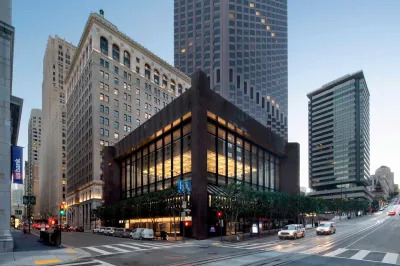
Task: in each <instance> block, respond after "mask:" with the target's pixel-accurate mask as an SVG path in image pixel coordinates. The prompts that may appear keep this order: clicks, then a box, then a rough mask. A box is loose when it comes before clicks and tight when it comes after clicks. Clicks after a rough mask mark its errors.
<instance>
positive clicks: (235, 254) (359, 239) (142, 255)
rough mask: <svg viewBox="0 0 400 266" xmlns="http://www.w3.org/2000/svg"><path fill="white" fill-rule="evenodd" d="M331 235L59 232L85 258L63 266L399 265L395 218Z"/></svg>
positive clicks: (351, 223) (356, 222)
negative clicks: (182, 236) (134, 236)
mask: <svg viewBox="0 0 400 266" xmlns="http://www.w3.org/2000/svg"><path fill="white" fill-rule="evenodd" d="M336 227H337V233H336V234H333V235H326V236H317V235H316V234H315V229H308V230H307V232H306V236H305V237H304V238H302V239H297V240H279V239H278V238H277V236H268V237H262V238H255V239H252V240H246V241H242V242H235V243H230V242H227V241H225V242H222V243H221V242H219V241H218V240H203V241H196V240H186V241H185V242H182V241H178V242H176V243H174V242H167V241H158V240H157V241H139V240H131V239H121V238H115V237H111V236H102V235H93V234H90V233H75V232H71V233H63V244H64V245H65V246H66V247H69V248H73V249H77V250H79V251H83V253H84V254H87V255H88V257H87V258H84V259H78V260H77V261H76V262H74V263H69V264H65V265H176V266H178V265H200V264H201V265H283V264H284V265H385V264H387V263H389V264H400V257H399V256H398V253H399V252H400V247H399V246H398V244H397V243H398V239H399V238H400V231H399V227H400V216H399V215H396V216H387V214H386V211H385V212H383V213H381V214H379V215H368V216H363V217H359V218H352V219H349V220H347V219H345V220H342V221H338V222H337V224H336Z"/></svg>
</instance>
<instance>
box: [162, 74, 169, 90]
mask: <svg viewBox="0 0 400 266" xmlns="http://www.w3.org/2000/svg"><path fill="white" fill-rule="evenodd" d="M167 86H168V79H167V76H166V75H163V76H162V87H163V88H164V89H166V88H167Z"/></svg>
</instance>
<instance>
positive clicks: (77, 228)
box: [75, 226, 85, 232]
mask: <svg viewBox="0 0 400 266" xmlns="http://www.w3.org/2000/svg"><path fill="white" fill-rule="evenodd" d="M84 231H85V229H83V226H77V227H76V229H75V232H84Z"/></svg>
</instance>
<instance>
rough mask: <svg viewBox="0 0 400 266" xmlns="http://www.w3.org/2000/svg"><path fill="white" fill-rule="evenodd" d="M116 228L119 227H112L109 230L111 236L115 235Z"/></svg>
mask: <svg viewBox="0 0 400 266" xmlns="http://www.w3.org/2000/svg"><path fill="white" fill-rule="evenodd" d="M115 229H117V228H115V227H111V229H110V231H108V235H109V236H114V233H115Z"/></svg>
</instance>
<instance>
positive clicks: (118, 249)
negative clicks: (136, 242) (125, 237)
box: [102, 245, 130, 253]
mask: <svg viewBox="0 0 400 266" xmlns="http://www.w3.org/2000/svg"><path fill="white" fill-rule="evenodd" d="M102 247H105V248H110V249H114V250H116V251H118V252H123V253H126V252H130V250H127V249H122V248H119V247H115V246H111V245H104V246H102Z"/></svg>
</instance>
